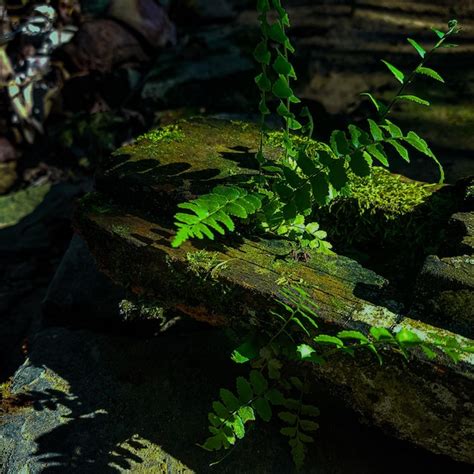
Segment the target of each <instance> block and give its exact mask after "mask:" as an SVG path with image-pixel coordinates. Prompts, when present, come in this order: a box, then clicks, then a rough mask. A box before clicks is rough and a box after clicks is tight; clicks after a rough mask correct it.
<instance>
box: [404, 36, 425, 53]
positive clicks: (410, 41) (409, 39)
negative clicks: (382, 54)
mask: <svg viewBox="0 0 474 474" xmlns="http://www.w3.org/2000/svg"><path fill="white" fill-rule="evenodd" d="M407 41H408V42H409V43H410V44H411V45H412V46H413V47H414V48H415V49H416V51H417V53H418V54H419V55H420V56H421V57H422V58H424V57H425V54H426V51H425V49H424V48H423V46H421V45H420V44H419V43H418V42H416V41H415V40H414V39H411V38H407Z"/></svg>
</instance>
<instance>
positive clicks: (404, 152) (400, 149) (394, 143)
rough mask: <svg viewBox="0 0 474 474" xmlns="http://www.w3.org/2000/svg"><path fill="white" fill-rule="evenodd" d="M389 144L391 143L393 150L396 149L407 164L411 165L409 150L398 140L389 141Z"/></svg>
mask: <svg viewBox="0 0 474 474" xmlns="http://www.w3.org/2000/svg"><path fill="white" fill-rule="evenodd" d="M387 142H388V143H390V145H392V146H393V148H395V150H396V151H397V153H398V154H399V155H400V156H401V157H402V158H403V159H404V160H405V161H406V162H407V163H410V155H409V153H408V150H407V149H406V148H405V147H404V146H403V145H401V144H400V143H399V142H397V140H387Z"/></svg>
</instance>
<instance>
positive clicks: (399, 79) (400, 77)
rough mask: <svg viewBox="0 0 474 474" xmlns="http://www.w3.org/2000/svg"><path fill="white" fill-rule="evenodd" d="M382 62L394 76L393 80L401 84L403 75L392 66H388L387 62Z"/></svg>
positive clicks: (403, 78)
mask: <svg viewBox="0 0 474 474" xmlns="http://www.w3.org/2000/svg"><path fill="white" fill-rule="evenodd" d="M382 62H383V63H384V64H385V66H387V68H388V69H389V71H390V72H391V73H392V74H393V75H394V76H395V79H396V80H397V81H398V82H400V83H401V84H403V81H404V80H405V74H403V72H402V71H400V69H397V68H396V67H395V66H394V65H393V64H390V63H389V62H388V61H385V60H383V59H382Z"/></svg>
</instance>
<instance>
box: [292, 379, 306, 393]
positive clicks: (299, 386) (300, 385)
mask: <svg viewBox="0 0 474 474" xmlns="http://www.w3.org/2000/svg"><path fill="white" fill-rule="evenodd" d="M290 382H291V384H292V385H293V387H295V388H296V390H299V391H300V392H302V391H303V382H302V381H301V379H300V378H299V377H290Z"/></svg>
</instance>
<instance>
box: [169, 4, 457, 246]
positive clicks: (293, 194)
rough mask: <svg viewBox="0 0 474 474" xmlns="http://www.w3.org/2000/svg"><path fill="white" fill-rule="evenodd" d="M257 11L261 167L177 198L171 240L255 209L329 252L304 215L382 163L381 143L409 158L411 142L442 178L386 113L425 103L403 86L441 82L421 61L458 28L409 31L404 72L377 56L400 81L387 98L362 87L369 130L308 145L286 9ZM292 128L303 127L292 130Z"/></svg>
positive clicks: (309, 125) (224, 227) (229, 223)
mask: <svg viewBox="0 0 474 474" xmlns="http://www.w3.org/2000/svg"><path fill="white" fill-rule="evenodd" d="M257 11H258V14H259V15H258V20H259V22H260V29H261V34H262V37H261V41H260V42H259V43H258V45H257V47H256V48H255V51H254V58H255V60H256V61H257V63H258V64H259V65H260V72H259V74H258V75H257V76H256V77H255V83H256V85H257V87H258V89H259V90H260V93H261V97H260V103H259V110H260V114H261V127H260V128H261V132H260V144H259V148H258V152H257V154H256V158H257V161H258V163H259V165H260V174H259V175H258V176H256V177H254V178H253V179H252V180H251V182H250V183H249V185H248V186H249V187H248V189H242V188H239V187H237V186H219V187H217V188H215V189H214V190H213V191H212V192H211V193H210V194H208V195H206V196H202V197H200V198H198V199H197V200H195V201H192V202H190V203H184V204H180V205H179V207H181V208H184V209H188V210H189V211H191V213H178V214H177V215H176V226H177V228H178V232H177V235H176V237H175V239H174V241H173V246H175V247H177V246H179V245H181V244H182V243H183V242H184V241H186V240H187V239H189V238H192V237H197V238H199V239H202V238H204V237H207V238H209V239H214V236H215V233H216V232H217V233H219V234H224V233H225V232H226V231H229V232H232V231H234V229H235V224H234V222H233V220H232V218H231V217H236V218H238V219H247V218H248V217H254V222H256V223H257V224H258V226H257V227H260V228H261V229H262V230H263V231H265V232H270V233H273V234H277V235H279V236H284V237H287V238H289V239H291V240H293V241H296V242H298V243H299V245H300V246H301V247H309V248H313V249H316V250H319V251H322V252H330V249H331V245H330V244H329V243H328V242H326V240H325V239H326V233H325V232H324V230H322V229H320V228H319V225H318V224H317V223H316V222H312V221H311V219H310V217H311V215H312V213H313V209H314V208H315V207H317V206H326V205H328V204H329V203H330V202H331V201H332V200H333V199H334V198H336V197H337V196H340V195H347V194H348V193H349V192H350V190H349V186H348V180H349V178H348V176H349V173H348V172H349V171H351V172H352V173H354V174H355V175H356V176H361V177H362V176H367V175H369V174H370V173H371V169H372V166H373V165H374V163H378V164H380V165H382V166H385V167H388V166H389V156H390V153H389V151H388V149H387V145H390V146H389V149H393V150H394V151H395V152H396V153H397V154H398V155H400V156H401V158H402V159H403V160H405V161H407V162H409V161H410V150H413V149H415V150H417V151H418V152H420V153H422V154H424V155H426V156H428V157H429V158H431V159H432V160H433V161H434V162H435V163H436V164H437V166H438V168H439V171H440V182H442V181H443V180H444V172H443V168H442V166H441V164H440V162H439V161H438V159H437V158H436V156H435V155H434V153H433V152H432V150H431V149H430V148H429V146H428V144H427V143H426V142H425V141H424V140H423V139H422V138H421V137H419V136H418V135H417V134H416V133H415V132H412V131H409V132H408V133H404V132H402V130H401V129H400V128H399V127H398V126H397V125H395V124H394V123H393V122H391V121H390V120H388V116H389V114H390V112H391V110H392V108H393V106H394V105H395V104H396V103H397V102H400V101H411V102H415V103H417V104H420V105H424V106H429V105H430V104H429V102H428V101H427V100H425V99H423V98H421V97H418V96H416V95H413V94H407V93H405V92H406V89H407V87H408V86H409V85H410V84H411V83H412V82H413V80H414V79H415V77H417V76H425V77H428V78H430V79H434V80H437V81H440V82H444V80H443V78H442V77H441V76H440V74H439V73H438V72H436V71H435V70H434V69H431V68H428V67H426V63H427V61H428V60H429V59H430V58H431V56H432V55H433V53H434V52H435V51H436V50H437V49H439V48H441V47H446V46H451V47H452V46H455V45H450V44H449V43H447V40H448V39H449V38H450V37H451V36H452V35H454V34H456V33H458V32H459V27H458V26H457V22H456V21H455V20H452V21H451V22H449V24H448V30H447V31H446V32H441V31H439V30H435V34H436V35H437V42H436V43H435V44H434V46H433V47H432V48H431V49H429V50H425V48H423V46H421V45H420V44H419V43H417V42H416V41H415V40H413V39H410V38H409V39H408V41H409V43H410V44H411V45H412V46H413V48H414V49H415V51H416V52H417V54H418V55H419V56H420V58H421V60H420V63H419V64H418V65H417V66H416V68H415V69H414V70H412V71H411V72H409V73H405V72H403V71H402V70H400V69H399V68H398V67H396V66H394V65H393V64H391V63H389V62H387V61H383V63H384V65H385V66H386V67H387V69H388V70H389V72H390V73H391V74H392V75H393V76H394V78H395V79H396V80H397V81H398V82H399V83H400V86H399V89H398V91H397V92H396V94H395V95H394V96H393V98H392V99H391V101H390V102H389V103H385V102H384V101H382V100H380V99H377V98H375V97H374V96H373V95H372V94H370V93H368V92H365V93H363V94H362V95H363V96H366V97H368V98H369V99H370V101H371V103H372V104H373V106H374V107H375V109H376V113H377V118H376V119H375V120H372V119H369V120H368V122H367V130H363V129H361V128H359V127H357V126H355V125H350V126H349V127H348V130H347V131H341V130H335V131H334V132H333V133H332V135H331V139H330V144H329V146H326V148H325V149H318V150H314V147H312V146H311V142H312V141H311V136H312V133H313V119H312V116H311V113H310V112H309V110H308V109H307V108H305V107H303V108H302V109H301V112H300V114H299V116H297V114H296V113H295V111H294V105H295V104H298V103H300V102H301V101H300V99H299V98H298V97H297V96H296V95H295V93H294V91H293V89H292V81H293V80H295V79H296V73H295V70H294V67H293V66H292V64H291V60H290V56H291V54H293V53H294V52H295V50H294V47H293V46H292V44H291V41H290V39H289V38H288V36H287V33H286V30H287V28H288V27H289V26H290V21H289V18H288V14H287V12H286V11H285V9H284V8H283V6H282V5H281V1H280V0H258V1H257ZM272 98H273V99H276V102H277V105H276V107H275V108H274V110H273V112H275V113H276V114H277V115H278V116H280V118H281V119H282V121H283V123H284V128H283V132H282V134H281V135H282V137H281V143H280V144H281V146H282V148H283V150H284V154H283V156H282V157H281V159H280V160H278V161H277V162H275V161H272V160H271V159H268V158H267V157H266V156H265V154H264V143H265V140H266V131H267V128H266V125H265V121H266V117H267V115H269V114H270V113H272V110H271V108H270V107H271V102H270V99H272ZM295 132H298V133H300V134H301V135H299V136H295V135H294V133H295Z"/></svg>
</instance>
